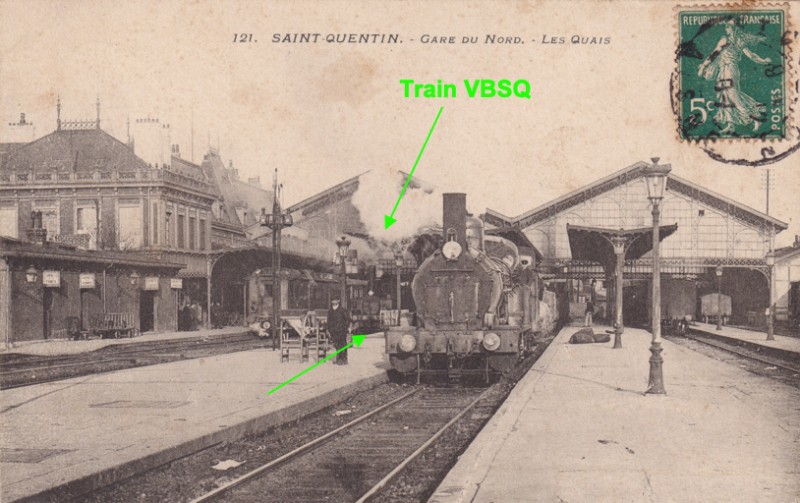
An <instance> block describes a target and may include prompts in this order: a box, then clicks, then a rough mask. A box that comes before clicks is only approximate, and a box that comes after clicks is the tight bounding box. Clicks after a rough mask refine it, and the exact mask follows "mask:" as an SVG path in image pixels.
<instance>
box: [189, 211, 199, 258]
mask: <svg viewBox="0 0 800 503" xmlns="http://www.w3.org/2000/svg"><path fill="white" fill-rule="evenodd" d="M196 228H197V219H196V218H195V217H189V249H190V250H194V249H195V248H197V244H196V243H195V239H194V238H195V236H196V231H195V229H196Z"/></svg>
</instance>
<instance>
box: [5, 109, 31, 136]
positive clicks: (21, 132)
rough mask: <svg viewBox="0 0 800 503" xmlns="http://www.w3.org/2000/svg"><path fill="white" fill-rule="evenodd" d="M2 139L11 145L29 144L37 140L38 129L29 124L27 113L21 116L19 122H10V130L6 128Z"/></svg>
mask: <svg viewBox="0 0 800 503" xmlns="http://www.w3.org/2000/svg"><path fill="white" fill-rule="evenodd" d="M0 137H2V138H4V140H3V141H7V142H9V143H28V142H31V141H33V140H34V139H35V138H36V128H35V127H34V126H33V122H28V120H27V119H26V118H25V113H24V112H23V113H20V114H19V122H9V123H8V128H4V129H3V131H2V133H0Z"/></svg>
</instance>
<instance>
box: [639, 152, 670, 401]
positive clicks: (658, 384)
mask: <svg viewBox="0 0 800 503" xmlns="http://www.w3.org/2000/svg"><path fill="white" fill-rule="evenodd" d="M658 160H659V158H658V157H653V158H652V161H653V164H652V166H646V167H645V168H644V169H643V170H642V174H643V176H644V180H645V183H646V184H647V198H648V199H649V200H650V203H651V204H652V205H653V212H652V213H653V295H652V308H651V309H652V332H653V340H652V343H651V344H650V353H651V356H650V378H649V384H648V389H647V394H652V395H664V394H666V390H665V389H664V372H663V363H664V359H663V358H662V357H661V266H660V264H659V251H660V250H659V248H660V241H661V234H660V229H659V216H660V209H659V205H660V204H661V200H662V199H664V190H665V189H666V185H667V177H668V176H669V172H670V171H672V166H671V165H669V164H658Z"/></svg>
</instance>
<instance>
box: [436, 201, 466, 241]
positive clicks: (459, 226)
mask: <svg viewBox="0 0 800 503" xmlns="http://www.w3.org/2000/svg"><path fill="white" fill-rule="evenodd" d="M443 202H444V215H443V218H442V225H443V226H444V239H445V241H447V240H448V237H447V234H448V230H449V229H453V230H455V234H456V241H458V244H460V245H461V248H462V249H466V246H467V195H466V194H460V193H450V194H444V200H443Z"/></svg>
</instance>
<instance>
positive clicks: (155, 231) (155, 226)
mask: <svg viewBox="0 0 800 503" xmlns="http://www.w3.org/2000/svg"><path fill="white" fill-rule="evenodd" d="M153 244H154V245H157V244H158V203H156V202H154V203H153Z"/></svg>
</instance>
